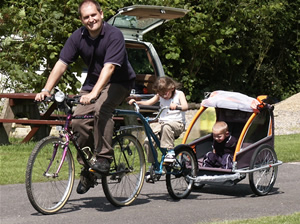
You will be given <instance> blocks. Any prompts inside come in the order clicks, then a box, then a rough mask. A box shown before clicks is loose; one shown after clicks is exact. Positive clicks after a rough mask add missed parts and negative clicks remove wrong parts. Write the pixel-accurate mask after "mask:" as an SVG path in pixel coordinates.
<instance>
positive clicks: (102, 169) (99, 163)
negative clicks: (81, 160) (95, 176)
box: [91, 158, 110, 174]
mask: <svg viewBox="0 0 300 224" xmlns="http://www.w3.org/2000/svg"><path fill="white" fill-rule="evenodd" d="M91 168H92V169H93V170H95V171H97V172H98V173H101V174H108V173H109V169H110V162H109V161H108V159H105V158H98V159H97V160H96V162H95V163H94V164H93V165H92V166H91Z"/></svg>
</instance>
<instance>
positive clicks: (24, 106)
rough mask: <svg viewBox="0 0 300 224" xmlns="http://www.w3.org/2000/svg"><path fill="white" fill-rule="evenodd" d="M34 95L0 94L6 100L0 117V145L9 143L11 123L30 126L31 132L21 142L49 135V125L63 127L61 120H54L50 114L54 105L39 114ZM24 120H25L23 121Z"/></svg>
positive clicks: (54, 107)
mask: <svg viewBox="0 0 300 224" xmlns="http://www.w3.org/2000/svg"><path fill="white" fill-rule="evenodd" d="M35 95H36V94H35V93H1V94H0V99H1V98H6V102H4V105H3V110H2V115H1V117H0V145H1V144H8V143H9V140H8V138H9V133H10V131H11V129H12V127H11V123H16V124H22V125H30V126H31V131H30V132H29V133H28V134H27V136H26V137H25V138H24V139H23V140H22V142H28V141H29V140H30V139H31V138H33V137H34V139H35V140H40V139H42V138H43V137H45V136H48V135H49V133H50V130H51V129H50V125H63V124H64V121H63V120H54V119H55V118H54V117H53V115H52V113H53V111H54V110H55V109H56V105H55V104H52V105H51V106H50V107H49V108H48V110H47V111H46V112H45V113H44V114H40V112H39V108H38V104H37V103H36V102H34V99H35ZM24 118H26V119H24Z"/></svg>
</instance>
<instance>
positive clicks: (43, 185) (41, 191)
mask: <svg viewBox="0 0 300 224" xmlns="http://www.w3.org/2000/svg"><path fill="white" fill-rule="evenodd" d="M64 148H65V145H64V144H63V140H62V139H61V138H58V137H54V136H49V137H46V138H44V139H42V140H41V141H40V142H39V143H38V144H37V145H36V146H35V147H34V149H33V151H32V153H31V155H30V157H29V159H28V163H27V168H26V191H27V196H28V198H29V201H30V203H31V204H32V206H33V207H34V208H35V209H36V210H37V211H38V212H41V213H43V214H53V213H55V212H57V211H59V210H60V209H61V208H62V207H63V206H64V205H65V204H66V202H67V200H68V199H69V197H70V195H71V192H72V188H73V185H74V175H75V169H74V160H73V157H72V154H71V151H70V150H69V149H68V151H67V152H66V158H65V160H64V161H63V163H62V166H61V168H60V171H59V172H58V173H57V169H58V167H59V165H60V163H61V159H62V155H63V153H64Z"/></svg>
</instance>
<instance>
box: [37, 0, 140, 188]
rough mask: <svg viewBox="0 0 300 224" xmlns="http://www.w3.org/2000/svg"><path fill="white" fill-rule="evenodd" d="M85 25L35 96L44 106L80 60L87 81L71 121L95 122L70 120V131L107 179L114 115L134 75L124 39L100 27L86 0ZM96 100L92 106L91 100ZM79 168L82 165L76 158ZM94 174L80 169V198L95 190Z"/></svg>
mask: <svg viewBox="0 0 300 224" xmlns="http://www.w3.org/2000/svg"><path fill="white" fill-rule="evenodd" d="M78 12H79V18H80V20H81V22H82V24H83V25H84V26H83V27H81V28H79V29H78V30H76V31H75V32H74V33H73V34H72V35H71V36H70V37H69V39H68V40H67V42H66V43H65V46H64V47H63V49H62V51H61V53H60V57H59V60H58V61H57V63H56V64H55V66H54V68H53V70H52V71H51V73H50V76H49V78H48V80H47V83H46V85H45V87H44V88H43V89H42V90H41V92H40V93H39V94H37V96H36V100H37V101H40V100H43V99H44V97H45V96H50V91H51V90H52V89H53V88H54V87H55V85H56V84H57V83H58V81H59V80H60V78H61V76H62V75H63V73H64V72H65V71H66V69H67V67H68V65H69V64H71V63H72V62H74V61H75V60H76V59H77V58H78V56H80V57H81V58H82V59H83V61H84V62H85V64H86V65H87V66H88V75H87V78H86V80H85V82H84V84H83V86H82V89H81V91H80V95H82V97H81V99H80V102H81V103H82V104H83V105H78V106H77V107H76V110H75V112H74V115H85V114H88V113H94V115H95V116H94V117H95V118H94V120H89V119H84V120H73V121H72V128H73V131H74V133H76V134H77V136H78V144H79V146H80V147H81V148H83V147H90V148H91V149H92V150H94V153H95V155H96V159H97V160H96V162H95V164H94V165H92V169H94V170H96V171H98V172H99V173H102V174H107V173H108V172H109V168H110V162H111V161H112V158H113V153H114V152H113V149H112V147H111V141H112V135H113V127H114V122H113V120H112V113H113V111H114V109H115V108H116V107H117V106H118V105H119V104H121V103H122V101H123V100H124V99H125V98H126V97H127V96H128V95H129V94H130V91H131V89H132V87H133V85H134V81H135V73H134V71H133V69H132V67H131V65H130V63H129V62H128V57H127V53H126V48H125V41H124V37H123V35H122V33H121V31H120V30H118V29H117V28H115V27H113V26H111V25H109V24H107V23H106V22H104V21H103V11H102V10H101V7H100V5H99V3H98V2H97V1H95V0H84V1H83V2H82V3H81V4H80V5H79V7H78ZM93 99H95V100H96V102H95V104H91V100H93ZM78 162H79V163H80V164H82V165H83V163H82V161H81V160H80V158H79V157H78ZM94 179H95V177H94V176H93V174H92V173H90V172H88V170H87V167H84V168H83V170H82V172H81V177H80V182H79V184H78V187H77V193H79V194H84V193H86V192H87V191H88V190H89V189H90V187H93V186H94Z"/></svg>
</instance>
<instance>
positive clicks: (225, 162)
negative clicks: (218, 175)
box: [221, 153, 233, 169]
mask: <svg viewBox="0 0 300 224" xmlns="http://www.w3.org/2000/svg"><path fill="white" fill-rule="evenodd" d="M221 160H222V161H221V164H222V166H221V167H222V168H223V169H232V161H233V158H232V155H230V154H228V153H227V154H224V155H223V156H222V159H221Z"/></svg>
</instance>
